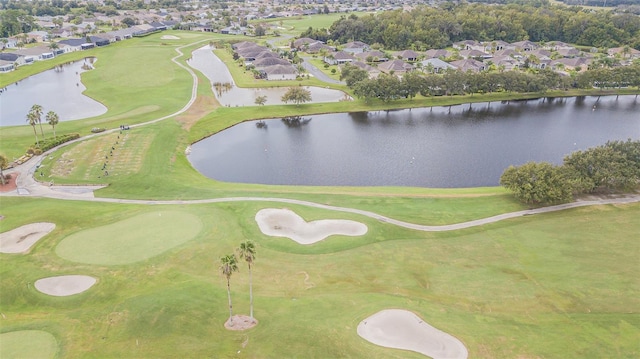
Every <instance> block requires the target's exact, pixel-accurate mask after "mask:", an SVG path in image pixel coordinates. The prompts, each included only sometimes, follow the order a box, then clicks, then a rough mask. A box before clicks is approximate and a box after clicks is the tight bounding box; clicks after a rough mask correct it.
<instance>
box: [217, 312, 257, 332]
mask: <svg viewBox="0 0 640 359" xmlns="http://www.w3.org/2000/svg"><path fill="white" fill-rule="evenodd" d="M231 318H232V319H233V321H231V319H227V321H226V322H225V323H224V327H225V328H227V329H228V330H234V331H241V330H247V329H251V328H253V327H255V326H256V325H258V320H257V319H256V318H253V319H251V317H249V316H248V315H241V314H236V315H234V316H233V317H231Z"/></svg>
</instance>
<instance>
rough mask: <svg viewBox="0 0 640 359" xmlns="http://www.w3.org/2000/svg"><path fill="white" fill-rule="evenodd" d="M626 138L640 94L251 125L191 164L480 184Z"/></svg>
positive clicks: (294, 178) (259, 172)
mask: <svg viewBox="0 0 640 359" xmlns="http://www.w3.org/2000/svg"><path fill="white" fill-rule="evenodd" d="M257 124H260V126H257ZM262 124H264V126H263V125H262ZM628 138H631V139H634V140H637V139H640V99H638V97H637V96H619V97H616V96H610V97H577V98H556V99H553V98H543V99H538V100H528V101H511V102H505V103H499V102H492V103H477V104H466V105H459V106H452V107H433V108H421V109H412V110H399V111H389V112H386V111H379V112H363V113H338V114H330V115H318V116H307V117H304V118H300V119H297V120H296V119H294V120H290V121H283V120H281V119H272V120H267V121H264V122H260V123H258V122H255V121H252V122H245V123H241V124H238V125H236V126H234V127H232V128H229V129H227V130H225V131H222V132H220V133H218V134H215V135H213V136H211V137H208V138H206V139H204V140H202V141H200V142H198V143H195V144H193V145H192V149H191V154H190V155H189V160H190V161H191V163H192V165H193V166H194V168H196V169H197V170H198V171H200V172H201V173H202V174H204V175H205V176H207V177H209V178H213V179H216V180H220V181H227V182H241V183H262V184H280V185H323V186H414V187H433V188H436V187H440V188H446V187H479V186H496V185H498V183H499V179H500V175H501V174H502V172H503V171H504V170H505V169H506V168H507V167H508V166H509V165H521V164H524V163H526V162H528V161H548V162H552V163H555V164H561V163H562V159H563V157H564V156H565V155H568V154H570V153H571V152H573V151H577V150H584V149H587V148H589V147H594V146H598V145H602V144H604V143H605V142H607V141H608V140H616V139H617V140H626V139H628Z"/></svg>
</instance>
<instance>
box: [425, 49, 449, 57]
mask: <svg viewBox="0 0 640 359" xmlns="http://www.w3.org/2000/svg"><path fill="white" fill-rule="evenodd" d="M452 55H453V53H452V52H451V51H449V50H443V49H431V50H427V51H425V53H424V56H425V58H427V59H432V58H438V59H446V58H449V57H451V56H452Z"/></svg>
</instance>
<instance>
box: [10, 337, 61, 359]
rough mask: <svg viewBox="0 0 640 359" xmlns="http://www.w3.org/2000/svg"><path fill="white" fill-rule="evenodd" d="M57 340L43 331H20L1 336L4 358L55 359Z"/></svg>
mask: <svg viewBox="0 0 640 359" xmlns="http://www.w3.org/2000/svg"><path fill="white" fill-rule="evenodd" d="M57 350H58V343H57V341H56V338H55V337H54V336H53V335H51V333H48V332H45V331H42V330H20V331H16V332H9V333H2V334H0V357H2V358H42V359H46V358H55V355H56V352H57Z"/></svg>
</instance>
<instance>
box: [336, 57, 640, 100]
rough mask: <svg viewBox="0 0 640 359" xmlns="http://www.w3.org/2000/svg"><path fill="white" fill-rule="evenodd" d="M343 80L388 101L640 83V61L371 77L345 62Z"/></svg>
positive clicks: (357, 90)
mask: <svg viewBox="0 0 640 359" xmlns="http://www.w3.org/2000/svg"><path fill="white" fill-rule="evenodd" d="M341 80H344V81H345V82H346V84H347V86H348V87H349V88H351V89H352V90H353V94H354V95H355V96H356V97H358V98H361V99H364V100H365V101H370V100H375V99H377V100H382V101H384V102H388V101H393V100H398V99H404V98H409V99H411V98H413V97H415V96H417V95H418V94H420V95H422V96H453V95H467V94H471V95H473V94H482V93H494V92H517V93H527V92H545V91H548V90H568V89H573V88H580V89H588V88H594V87H598V88H601V89H604V88H620V87H640V64H634V65H632V66H624V67H614V68H595V69H592V70H587V71H584V72H580V73H575V72H574V73H572V74H571V75H570V76H562V75H560V74H558V73H557V72H554V71H552V70H550V69H542V70H538V71H532V72H529V71H527V72H520V71H505V72H501V71H494V72H491V71H482V72H477V73H476V72H462V71H458V70H447V71H445V72H444V73H443V74H431V73H427V74H424V73H420V72H418V71H411V72H407V73H405V74H404V75H403V76H402V77H398V76H395V75H394V74H384V73H383V74H380V75H379V76H378V77H377V78H374V79H371V78H369V75H368V73H367V71H365V70H363V69H360V68H358V67H356V66H354V65H349V64H347V65H345V66H344V67H343V69H342V73H341Z"/></svg>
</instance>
